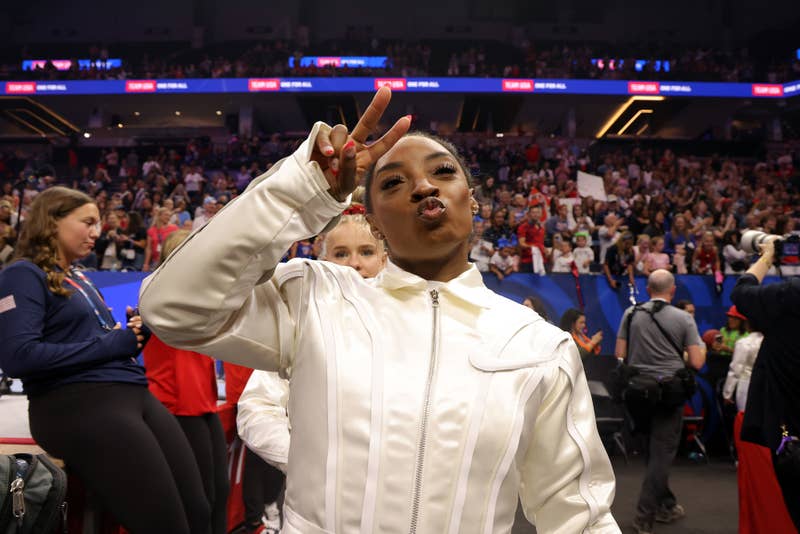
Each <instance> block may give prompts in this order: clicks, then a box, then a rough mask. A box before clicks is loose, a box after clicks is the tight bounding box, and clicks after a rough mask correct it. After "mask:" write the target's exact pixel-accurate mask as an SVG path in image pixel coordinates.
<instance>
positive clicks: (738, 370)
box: [722, 339, 748, 399]
mask: <svg viewBox="0 0 800 534" xmlns="http://www.w3.org/2000/svg"><path fill="white" fill-rule="evenodd" d="M742 341H743V340H742V339H740V340H738V341H737V342H736V344H735V345H734V347H733V358H731V364H730V366H729V368H728V376H727V377H726V378H725V385H724V386H723V387H722V397H723V398H725V399H732V398H733V394H734V392H735V391H736V384H738V383H739V378H740V377H741V376H742V371H743V370H744V366H745V363H747V353H748V350H747V347H746V346H745V344H744V343H742Z"/></svg>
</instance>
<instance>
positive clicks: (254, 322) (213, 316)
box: [139, 89, 409, 370]
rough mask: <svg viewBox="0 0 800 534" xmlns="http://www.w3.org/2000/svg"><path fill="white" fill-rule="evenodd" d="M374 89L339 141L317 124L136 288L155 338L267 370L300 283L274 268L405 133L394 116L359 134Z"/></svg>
mask: <svg viewBox="0 0 800 534" xmlns="http://www.w3.org/2000/svg"><path fill="white" fill-rule="evenodd" d="M389 98H390V91H388V89H387V90H382V91H379V92H378V93H377V94H376V96H375V98H374V99H373V102H372V104H370V106H369V107H368V108H367V110H366V111H365V112H364V115H363V116H362V119H361V121H359V123H358V124H357V125H356V127H355V129H354V130H353V132H352V134H351V135H350V136H349V137H348V136H347V130H346V129H345V128H344V127H343V126H338V127H336V128H334V129H331V128H330V127H329V126H327V125H326V124H323V123H317V124H315V125H314V128H313V129H312V131H311V134H310V135H309V137H308V139H306V140H305V142H303V144H302V145H301V146H300V148H299V149H298V150H297V151H296V152H295V153H294V154H292V155H291V156H289V157H288V158H285V159H283V160H281V161H280V162H278V163H277V164H276V165H274V166H273V167H272V169H271V170H270V171H269V172H268V173H266V174H264V175H262V176H260V177H258V178H257V179H256V180H254V181H253V183H251V185H250V187H249V188H248V189H247V191H245V193H244V194H242V195H241V196H240V197H238V198H236V199H235V200H234V201H233V202H230V203H229V204H228V205H227V206H226V207H225V209H223V210H221V211H220V212H219V213H218V214H217V215H216V216H215V217H214V218H213V219H212V220H211V221H209V223H208V224H207V225H205V226H204V227H203V228H201V229H199V230H198V231H196V232H195V233H194V234H192V235H191V236H190V237H189V238H188V239H187V240H186V241H184V242H183V243H182V244H181V246H180V247H179V248H178V249H177V250H176V251H175V252H174V253H173V254H172V255H171V256H170V257H169V259H168V260H167V261H165V262H164V263H163V264H162V265H161V266H160V267H159V268H158V270H156V272H155V273H153V274H152V275H151V276H149V277H148V278H147V279H145V281H144V282H143V284H142V289H141V292H140V303H139V308H140V311H141V315H142V318H143V319H144V321H145V323H146V324H147V325H148V326H150V328H151V329H152V330H153V331H154V333H156V335H158V337H159V338H161V339H162V340H163V341H164V342H165V343H167V344H169V345H172V346H175V347H179V348H184V349H188V350H194V351H197V352H201V353H203V354H208V355H209V356H213V357H215V358H219V359H222V360H226V361H231V362H233V363H238V364H240V365H245V366H248V367H254V368H261V369H269V370H277V369H278V368H280V367H281V366H282V365H285V364H287V362H285V361H282V360H281V358H282V357H285V356H286V355H287V353H288V352H289V350H288V349H289V347H291V345H292V339H293V338H294V336H295V335H296V332H295V326H296V325H297V324H298V322H297V321H298V319H300V318H299V317H298V313H301V310H302V307H303V303H304V298H303V295H304V293H306V292H308V291H309V285H308V284H304V283H303V281H304V279H305V276H306V274H307V268H305V267H304V263H303V262H292V263H290V264H288V265H283V266H281V267H280V269H279V270H278V271H277V272H276V267H277V266H278V262H279V261H280V259H281V257H283V255H284V254H285V253H286V251H287V250H288V249H289V247H290V246H291V244H292V243H294V242H295V241H298V240H301V239H306V238H309V237H311V236H314V235H317V234H319V233H320V232H322V231H324V230H325V228H326V226H328V225H329V224H330V223H331V221H332V220H333V219H334V218H336V217H337V216H338V215H339V214H340V213H341V212H342V210H343V209H344V208H345V207H347V205H348V202H347V200H348V197H349V194H350V192H351V191H352V190H353V188H354V187H355V184H356V182H357V179H358V178H357V177H358V175H359V174H360V173H361V172H363V171H365V170H366V169H367V168H368V167H369V166H370V165H371V163H372V162H373V161H375V160H377V158H379V157H380V156H381V155H382V154H383V153H385V152H386V151H387V150H388V149H389V148H391V146H393V145H394V143H396V142H397V140H398V139H399V138H400V137H402V135H403V134H404V133H405V131H407V130H408V126H409V120H408V119H407V118H403V119H400V120H399V121H398V122H397V123H395V125H394V126H393V127H392V129H391V130H389V132H387V133H386V134H385V135H384V136H383V137H382V138H381V139H379V140H378V141H376V142H375V143H373V144H372V145H365V144H364V143H363V142H361V141H363V140H365V139H366V136H367V135H368V134H369V133H370V132H371V131H373V130H374V128H375V127H376V125H377V123H378V120H379V119H380V117H381V115H382V113H383V111H384V110H385V108H386V106H387V105H388V102H389Z"/></svg>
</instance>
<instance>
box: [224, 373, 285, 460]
mask: <svg viewBox="0 0 800 534" xmlns="http://www.w3.org/2000/svg"><path fill="white" fill-rule="evenodd" d="M288 402H289V381H288V380H286V379H285V378H281V376H280V375H279V374H278V373H273V372H268V371H253V374H251V375H250V379H249V380H248V381H247V385H246V386H245V388H244V390H243V391H242V395H241V396H240V397H239V402H238V403H237V404H236V430H237V432H238V433H239V437H240V438H242V441H243V442H244V444H245V445H247V448H248V449H250V450H251V451H253V452H254V453H256V454H257V455H259V456H260V457H261V459H262V460H264V461H265V462H267V463H268V464H270V465H272V466H274V467H276V468H277V469H280V470H281V471H283V472H284V473H286V464H287V463H288V462H289V441H290V439H291V438H290V434H289V431H290V428H291V427H290V426H289V414H288V412H287V405H288Z"/></svg>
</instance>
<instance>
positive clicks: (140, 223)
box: [125, 211, 144, 235]
mask: <svg viewBox="0 0 800 534" xmlns="http://www.w3.org/2000/svg"><path fill="white" fill-rule="evenodd" d="M143 227H144V220H143V219H142V216H141V214H140V213H139V212H138V211H129V212H128V227H127V228H126V229H125V230H126V232H127V234H128V235H134V234H135V233H136V232H138V231H139V230H141V229H142V228H143Z"/></svg>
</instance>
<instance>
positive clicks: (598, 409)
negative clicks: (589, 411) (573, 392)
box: [588, 380, 628, 464]
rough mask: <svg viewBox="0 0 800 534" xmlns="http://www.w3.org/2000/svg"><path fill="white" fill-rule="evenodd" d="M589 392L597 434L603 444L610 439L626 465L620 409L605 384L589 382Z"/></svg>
mask: <svg viewBox="0 0 800 534" xmlns="http://www.w3.org/2000/svg"><path fill="white" fill-rule="evenodd" d="M588 383H589V392H590V393H591V394H592V404H594V413H595V420H596V421H597V432H598V433H599V434H600V439H602V440H603V442H604V443H606V442H607V441H608V438H611V441H612V442H613V443H615V444H616V446H617V448H618V449H619V450H620V452H621V453H622V456H623V457H624V458H625V463H626V464H627V463H628V450H627V449H626V448H625V441H624V440H623V439H622V429H623V428H624V427H625V417H624V415H623V414H622V413H621V407H620V406H619V405H617V404H616V403H615V402H614V400H613V399H612V398H611V394H610V393H609V392H608V388H606V386H605V384H603V383H602V382H600V381H598V380H589V381H588Z"/></svg>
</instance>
